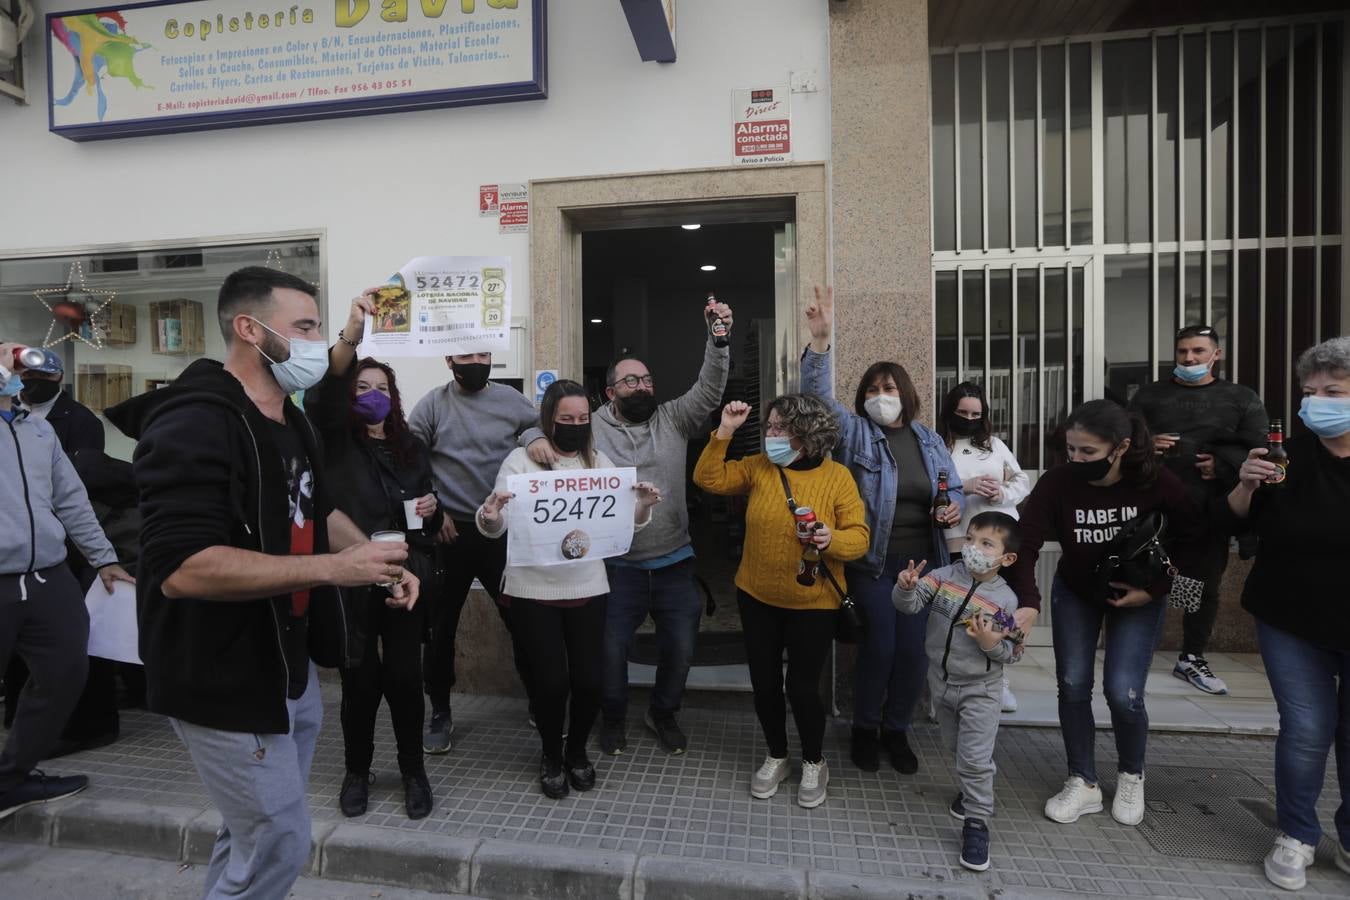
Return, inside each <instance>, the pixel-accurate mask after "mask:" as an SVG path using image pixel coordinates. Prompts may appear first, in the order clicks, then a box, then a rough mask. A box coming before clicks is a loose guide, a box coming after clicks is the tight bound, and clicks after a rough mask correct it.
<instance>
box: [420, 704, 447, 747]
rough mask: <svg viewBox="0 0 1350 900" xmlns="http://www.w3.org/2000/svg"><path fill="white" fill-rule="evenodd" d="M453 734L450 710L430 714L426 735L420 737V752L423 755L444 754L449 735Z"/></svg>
mask: <svg viewBox="0 0 1350 900" xmlns="http://www.w3.org/2000/svg"><path fill="white" fill-rule="evenodd" d="M454 732H455V723H454V720H453V719H451V718H450V710H448V709H447V710H446V711H445V712H432V714H431V721H430V722H428V723H427V730H426V733H425V734H423V735H422V751H423V752H424V753H445V752H447V751H449V749H450V735H452V734H454Z"/></svg>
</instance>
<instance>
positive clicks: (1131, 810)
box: [1111, 772, 1144, 825]
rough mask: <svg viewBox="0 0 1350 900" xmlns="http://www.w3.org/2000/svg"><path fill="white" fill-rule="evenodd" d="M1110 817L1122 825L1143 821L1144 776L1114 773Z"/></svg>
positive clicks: (1136, 823)
mask: <svg viewBox="0 0 1350 900" xmlns="http://www.w3.org/2000/svg"><path fill="white" fill-rule="evenodd" d="M1111 818H1113V819H1115V820H1116V821H1117V822H1119V823H1120V824H1122V825H1138V824H1139V823H1140V822H1142V821H1144V776H1143V775H1131V774H1130V773H1129V772H1117V773H1116V796H1115V799H1113V800H1112V801H1111Z"/></svg>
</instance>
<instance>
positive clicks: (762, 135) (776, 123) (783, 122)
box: [731, 84, 792, 166]
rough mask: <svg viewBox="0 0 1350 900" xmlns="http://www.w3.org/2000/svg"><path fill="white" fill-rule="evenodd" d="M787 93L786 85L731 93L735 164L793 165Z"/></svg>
mask: <svg viewBox="0 0 1350 900" xmlns="http://www.w3.org/2000/svg"><path fill="white" fill-rule="evenodd" d="M789 97H790V92H789V91H788V86H787V85H785V84H782V85H777V86H775V87H769V88H746V89H741V90H735V91H732V92H731V131H732V144H731V148H732V149H731V161H732V163H733V164H734V165H738V166H744V165H762V164H766V163H785V162H792V115H791V112H790V111H789V108H788V105H789V100H788V98H789Z"/></svg>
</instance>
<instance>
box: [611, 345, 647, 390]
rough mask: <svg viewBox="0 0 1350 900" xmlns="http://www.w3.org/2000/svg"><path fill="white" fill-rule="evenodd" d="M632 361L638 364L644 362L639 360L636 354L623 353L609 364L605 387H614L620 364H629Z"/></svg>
mask: <svg viewBox="0 0 1350 900" xmlns="http://www.w3.org/2000/svg"><path fill="white" fill-rule="evenodd" d="M630 359H631V360H634V361H636V362H642V360H641V359H638V356H637V354H636V353H627V352H621V353H620V354H619V355H618V356H616V357H614V360H613V361H612V362H610V364H609V368H608V369H605V387H607V388H608V387H614V376H615V373H616V371H617V370H618V368H619V363H621V362H627V361H628V360H630Z"/></svg>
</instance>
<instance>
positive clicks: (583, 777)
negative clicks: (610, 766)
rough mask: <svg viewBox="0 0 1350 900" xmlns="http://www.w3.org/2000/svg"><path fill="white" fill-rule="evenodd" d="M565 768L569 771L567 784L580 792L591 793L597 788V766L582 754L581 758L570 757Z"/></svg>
mask: <svg viewBox="0 0 1350 900" xmlns="http://www.w3.org/2000/svg"><path fill="white" fill-rule="evenodd" d="M563 768H565V769H566V770H567V782H568V784H570V785H572V787H573V788H575V789H576V790H578V791H589V790H590V789H591V788H593V787H595V766H594V765H592V764H591V761H590V760H589V759H587V758H586V754H585V753H582V754H581V755H580V756H579V757H576V756H572V757H569V758H568V759H567V760H566V761H565V763H564V765H563Z"/></svg>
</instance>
